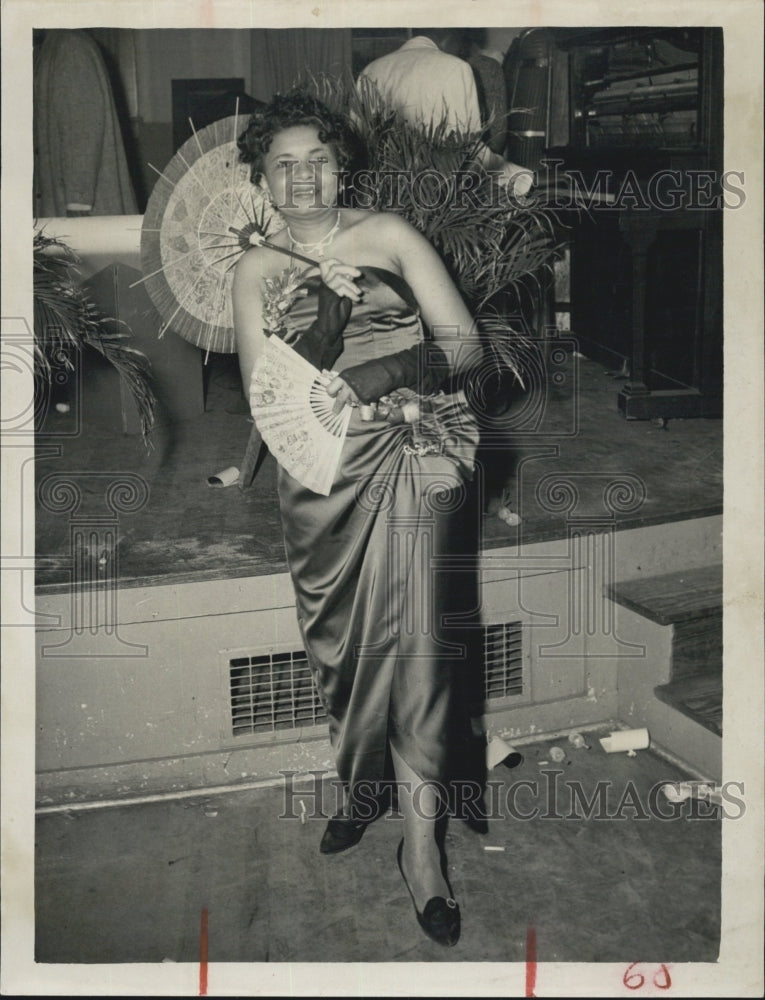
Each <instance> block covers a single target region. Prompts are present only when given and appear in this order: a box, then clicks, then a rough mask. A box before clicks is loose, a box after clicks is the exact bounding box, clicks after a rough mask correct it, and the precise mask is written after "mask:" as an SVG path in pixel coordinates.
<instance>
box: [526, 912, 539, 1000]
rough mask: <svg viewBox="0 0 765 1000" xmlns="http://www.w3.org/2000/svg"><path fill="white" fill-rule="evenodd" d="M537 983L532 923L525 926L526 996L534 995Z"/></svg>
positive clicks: (535, 940) (534, 938)
mask: <svg viewBox="0 0 765 1000" xmlns="http://www.w3.org/2000/svg"><path fill="white" fill-rule="evenodd" d="M536 985H537V932H536V928H535V927H534V925H533V924H529V926H528V927H527V928H526V994H525V995H526V996H527V997H534V996H536V993H535V992H534V987H535V986H536Z"/></svg>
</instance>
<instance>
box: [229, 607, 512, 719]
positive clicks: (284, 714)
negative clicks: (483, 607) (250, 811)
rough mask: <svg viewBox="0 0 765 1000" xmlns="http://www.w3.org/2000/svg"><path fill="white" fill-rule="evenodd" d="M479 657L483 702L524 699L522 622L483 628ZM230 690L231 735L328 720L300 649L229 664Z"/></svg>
mask: <svg viewBox="0 0 765 1000" xmlns="http://www.w3.org/2000/svg"><path fill="white" fill-rule="evenodd" d="M483 652H484V691H485V697H486V699H487V700H494V699H496V698H509V697H514V696H517V695H520V694H523V635H522V632H521V623H520V622H503V623H500V624H497V625H484V626H483ZM229 690H230V698H231V729H232V734H233V735H234V736H243V735H246V734H248V733H249V734H252V733H272V732H277V731H279V730H283V729H300V728H301V727H303V726H315V725H317V724H318V723H320V722H323V721H324V720H325V719H326V717H327V713H326V712H325V710H324V707H323V706H322V704H321V699H320V698H319V694H318V691H317V690H316V686H315V684H314V682H313V677H312V675H311V670H310V667H309V666H308V660H307V659H306V655H305V651H304V650H302V649H298V650H291V651H288V652H282V653H265V654H262V655H258V656H240V657H237V658H236V659H233V660H230V661H229Z"/></svg>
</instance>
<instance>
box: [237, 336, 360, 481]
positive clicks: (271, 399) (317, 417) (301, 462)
mask: <svg viewBox="0 0 765 1000" xmlns="http://www.w3.org/2000/svg"><path fill="white" fill-rule="evenodd" d="M333 378H334V376H333V375H331V374H325V373H324V372H320V371H319V370H318V368H314V366H313V365H312V364H310V363H309V362H308V361H306V360H305V359H304V358H301V357H300V355H299V354H296V353H295V352H294V351H293V350H292V348H291V347H288V346H287V344H285V343H284V341H283V340H281V339H280V338H279V337H278V336H276V335H273V336H271V337H269V338H268V339H267V340H266V342H265V346H264V348H263V353H262V354H261V356H260V357H259V358H258V361H257V363H256V365H255V368H254V371H253V374H252V381H251V383H250V408H251V410H252V415H253V417H254V419H255V424H256V425H257V428H258V430H259V431H260V433H261V435H262V437H263V440H264V441H265V442H266V444H267V445H268V448H269V451H270V452H271V454H272V455H273V456H274V458H275V459H276V461H277V462H278V463H279V465H281V466H282V468H284V469H286V471H287V472H289V474H290V475H291V476H292V477H293V478H294V479H297V481H298V482H299V483H301V484H302V485H303V486H305V487H306V488H307V489H309V490H312V491H313V492H314V493H321V494H323V495H324V496H328V495H329V492H330V490H331V488H332V483H333V481H334V478H335V472H336V471H337V466H338V463H339V461H340V454H341V452H342V449H343V441H344V440H345V434H346V431H347V430H348V423H349V421H350V419H351V411H350V409H349V408H348V407H347V406H344V407H343V409H342V410H341V411H340V413H333V412H332V407H333V406H334V403H335V400H334V399H333V398H332V396H330V395H328V393H327V386H328V385H329V384H330V382H331V381H332V379H333Z"/></svg>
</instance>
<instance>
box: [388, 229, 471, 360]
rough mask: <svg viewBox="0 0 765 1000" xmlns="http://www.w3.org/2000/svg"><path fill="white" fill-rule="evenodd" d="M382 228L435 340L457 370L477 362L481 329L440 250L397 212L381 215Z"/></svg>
mask: <svg viewBox="0 0 765 1000" xmlns="http://www.w3.org/2000/svg"><path fill="white" fill-rule="evenodd" d="M380 228H381V229H383V230H384V235H383V234H381V238H385V239H386V241H389V242H387V245H388V246H390V247H392V248H393V252H394V258H395V260H396V262H397V263H398V265H399V268H400V269H401V274H402V277H403V278H404V280H405V281H406V282H407V284H408V285H409V287H410V288H411V289H412V292H413V293H414V297H415V298H416V299H417V303H418V305H419V307H420V312H421V314H422V319H423V321H424V323H425V325H426V326H427V327H428V328H429V330H430V331H431V333H432V335H433V339H434V341H435V342H436V343H437V344H438V345H439V346H440V347H442V348H443V349H444V351H445V352H446V354H447V357H448V358H449V360H450V362H451V363H452V364H454V365H455V367H456V370H457V371H460V370H462V369H464V368H467V367H471V366H472V365H475V364H476V363H477V362H478V360H479V359H480V356H481V342H480V337H479V334H478V329H477V327H476V324H475V321H474V319H473V317H472V316H471V315H470V312H469V310H468V308H467V306H466V305H465V303H464V301H463V299H462V296H461V295H460V293H459V292H458V291H457V288H456V286H455V284H454V282H453V281H452V279H451V276H450V275H449V272H448V271H447V270H446V267H445V265H444V263H443V261H442V260H441V258H440V257H439V255H438V253H437V251H436V250H435V249H434V248H433V247H432V246H431V244H430V243H429V242H428V241H427V240H426V239H425V237H424V236H423V235H422V234H421V233H420V232H418V231H417V230H416V229H415V228H414V227H413V226H410V225H409V223H408V222H406V221H405V220H404V219H402V218H400V217H399V216H397V215H393V214H390V215H381V216H380Z"/></svg>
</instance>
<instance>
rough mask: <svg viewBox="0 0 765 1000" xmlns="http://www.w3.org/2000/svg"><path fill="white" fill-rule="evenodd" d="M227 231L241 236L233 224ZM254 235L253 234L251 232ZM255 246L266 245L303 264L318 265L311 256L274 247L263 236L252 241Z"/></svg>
mask: <svg viewBox="0 0 765 1000" xmlns="http://www.w3.org/2000/svg"><path fill="white" fill-rule="evenodd" d="M228 231H229V232H230V233H233V234H234V235H235V236H241V235H242V233H241V231H240V230H238V229H236V228H235V227H234V226H229V227H228ZM253 235H254V234H253ZM253 246H256V247H267V248H268V249H269V250H275V251H276V252H277V253H283V254H286V256H287V257H294V258H295V260H302V261H303V263H304V264H310V265H311V267H318V266H319V263H318V261H315V260H313V258H312V257H305V256H303V254H302V253H297V252H296V251H295V250H287V249H286V247H276V246H274V245H273V243H269V242H268V240H266V239H265V237H260V239H258V241H257V242H256V243H253Z"/></svg>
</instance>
